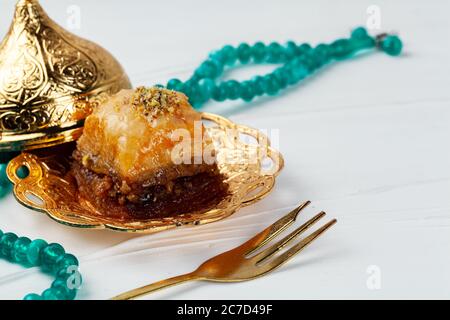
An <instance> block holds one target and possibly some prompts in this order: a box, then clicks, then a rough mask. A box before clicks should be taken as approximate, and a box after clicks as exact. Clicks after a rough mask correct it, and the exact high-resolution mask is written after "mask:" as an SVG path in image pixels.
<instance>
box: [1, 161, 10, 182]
mask: <svg viewBox="0 0 450 320" xmlns="http://www.w3.org/2000/svg"><path fill="white" fill-rule="evenodd" d="M7 166H8V165H7V164H5V163H0V187H2V186H7V185H9V184H10V182H9V179H8V176H7V175H6V167H7Z"/></svg>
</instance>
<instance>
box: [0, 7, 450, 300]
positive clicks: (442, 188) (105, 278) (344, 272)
mask: <svg viewBox="0 0 450 320" xmlns="http://www.w3.org/2000/svg"><path fill="white" fill-rule="evenodd" d="M41 4H42V5H43V6H44V8H46V10H47V11H48V13H49V14H50V16H51V17H53V18H54V19H55V20H56V21H57V22H59V23H60V24H62V25H63V26H64V27H73V21H74V20H73V19H70V17H71V15H70V14H71V13H70V12H74V11H73V8H71V7H70V6H71V5H76V6H78V8H79V9H80V10H81V15H80V19H81V20H80V22H81V24H80V28H79V29H77V28H75V29H73V28H72V31H73V32H75V33H77V34H79V35H81V36H84V37H86V38H89V39H91V40H94V41H96V42H98V43H100V44H101V45H103V46H104V47H105V48H107V49H108V50H110V51H111V52H112V53H113V54H114V55H115V56H116V57H117V58H118V59H119V60H120V61H121V62H122V64H123V66H124V67H125V69H126V70H127V72H128V74H129V76H130V78H131V79H132V82H133V84H134V85H151V84H155V83H158V82H163V83H164V82H165V81H167V80H168V79H169V78H171V77H179V78H181V79H186V78H187V77H188V76H189V75H190V74H191V73H192V71H193V70H194V68H195V67H196V66H197V65H198V64H199V63H200V62H201V61H202V60H203V59H204V58H205V57H206V55H207V53H208V52H209V51H210V50H212V49H217V48H220V47H221V46H223V45H224V44H227V43H229V44H234V45H235V44H239V43H240V42H241V41H245V42H249V43H253V42H255V41H257V40H263V41H265V42H270V41H279V42H284V41H286V40H290V39H292V40H295V41H297V42H303V41H308V42H310V43H311V44H317V43H319V42H324V41H332V40H334V39H337V38H339V37H342V36H348V34H349V31H350V29H351V28H353V27H355V26H359V25H365V24H366V21H367V19H368V15H367V8H368V7H369V6H370V5H373V4H375V5H378V6H379V8H380V9H381V29H382V30H383V31H385V30H387V31H397V32H398V33H399V34H400V36H401V38H402V39H403V40H404V45H405V53H404V55H403V56H402V57H399V58H392V57H389V56H387V55H385V54H383V53H374V54H371V55H364V56H362V57H359V58H356V59H351V60H348V61H345V62H341V63H336V64H334V65H332V66H330V67H327V68H326V69H324V70H322V72H320V73H318V74H317V75H315V76H314V77H313V78H311V79H310V80H308V81H305V82H304V83H303V84H300V85H298V86H296V87H293V88H292V89H290V90H288V91H287V92H285V93H283V94H282V95H281V96H279V97H276V98H271V99H263V100H259V101H257V102H254V103H251V104H244V103H241V102H233V103H220V104H218V103H211V104H209V105H208V106H207V107H206V108H205V110H207V111H211V112H216V113H219V114H222V115H225V116H227V117H230V118H231V119H233V120H234V121H236V122H239V123H243V124H246V125H250V126H254V127H258V128H261V129H279V130H280V139H279V141H280V145H279V148H280V149H281V151H282V153H283V154H284V157H285V159H286V168H285V170H284V171H283V173H282V174H281V176H280V177H279V179H278V181H277V186H276V189H275V190H274V192H273V193H272V194H271V195H270V196H269V197H268V198H266V199H265V200H263V201H261V202H260V203H258V204H256V205H254V206H252V207H248V208H245V209H243V210H241V211H239V212H238V213H236V214H235V215H234V216H232V217H231V218H229V219H227V220H225V221H221V222H218V223H214V224H211V225H206V226H200V227H196V228H193V229H182V230H181V229H180V230H175V231H171V232H165V233H160V234H156V235H148V236H133V235H126V234H118V233H113V232H110V231H88V230H78V229H72V228H69V227H65V226H62V225H58V224H57V223H55V222H53V221H51V220H50V219H48V218H47V217H46V216H44V215H42V214H40V213H35V212H32V211H30V210H28V209H25V208H23V207H21V206H20V205H19V204H17V203H16V202H15V200H14V199H13V196H9V197H8V198H6V199H2V200H0V228H1V229H2V230H5V231H12V232H16V233H17V234H19V235H26V236H28V237H30V238H38V237H39V238H44V239H46V240H48V241H55V242H59V243H61V244H63V245H64V247H65V248H66V249H67V250H68V251H69V252H72V253H74V254H76V255H77V256H78V257H79V258H80V260H81V266H82V273H83V275H84V280H85V282H84V285H83V288H82V290H81V291H80V294H79V298H81V299H97V298H100V299H103V298H109V297H111V296H113V295H115V294H118V293H120V292H122V291H124V290H128V289H132V288H134V287H136V286H139V285H143V284H147V283H149V282H153V281H156V280H159V279H162V278H167V277H171V276H174V275H178V274H180V273H184V272H188V271H191V270H192V269H194V268H195V267H196V266H197V265H198V264H199V263H200V262H202V261H203V260H205V259H207V258H209V257H211V256H214V255H215V254H217V253H220V252H222V251H224V250H227V249H230V248H232V247H234V246H236V245H238V244H240V243H241V242H243V241H244V240H245V239H247V238H249V237H250V236H251V235H253V234H255V233H256V232H257V231H259V230H261V229H262V228H263V227H265V226H266V225H268V224H270V223H272V222H273V221H275V220H276V219H277V218H279V217H280V216H282V215H283V214H284V213H285V212H287V211H288V209H290V208H292V207H293V206H294V205H296V204H298V203H299V202H302V201H304V200H307V199H310V200H312V201H313V206H312V207H310V208H309V209H308V210H307V211H305V213H303V215H302V216H301V219H300V222H301V221H304V220H305V219H306V218H308V217H310V216H311V215H312V214H314V213H315V212H316V211H320V210H325V211H327V213H328V216H329V217H336V218H337V219H338V220H339V222H338V224H337V225H336V226H335V227H334V228H333V229H332V230H330V231H329V232H328V233H327V234H325V235H324V236H323V237H322V238H321V239H319V240H317V242H315V243H314V244H313V245H312V246H311V247H309V248H308V249H306V250H305V251H304V252H303V253H302V254H300V255H299V256H298V257H296V258H295V259H294V260H293V261H291V262H290V263H289V264H287V265H286V266H285V267H283V268H281V269H279V271H277V272H275V273H273V274H271V275H268V276H266V277H264V278H261V279H258V280H254V281H251V282H246V283H239V284H209V283H197V284H194V283H193V284H185V285H182V286H180V287H177V288H173V289H169V290H166V291H162V292H161V293H158V294H154V295H153V296H150V297H149V298H173V299H184V298H188V299H207V298H208V299H222V298H223V299H236V298H239V299H240V298H242V299H260V298H267V299H276V298H283V299H311V298H312V299H316V298H326V299H328V298H333V299H334V298H337V299H341V298H344V299H346V298H364V299H365V298H368V299H380V298H387V299H391V298H449V297H450V256H449V252H450V166H449V164H450V149H449V137H450V93H449V81H450V63H449V59H450V50H449V49H450V43H449V31H450V19H449V18H448V16H449V14H450V5H449V4H450V2H448V1H445V0H442V1H356V0H355V1H331V0H330V1H325V0H321V1H293V0H292V1H234V0H227V1H207V0H203V1H194V0H192V1H181V0H180V1H175V0H172V1H144V0H141V1H139V0H128V1H118V0H114V1H106V0H98V1H87V0H71V1H69V0H58V1H56V0H42V1H41ZM13 6H14V1H12V0H2V1H1V4H0V34H2V35H3V34H5V33H6V30H7V28H8V26H9V23H10V21H11V17H12V14H13ZM68 9H71V10H72V11H71V10H69V13H68ZM77 10H78V9H76V10H75V11H77ZM374 32H378V31H374ZM268 70H270V67H268V68H261V67H260V68H248V69H245V70H239V71H238V72H234V73H232V74H230V75H229V76H231V77H233V78H238V79H244V78H246V77H248V76H249V75H252V74H255V73H258V72H259V73H261V72H266V71H268ZM370 266H375V270H378V271H379V275H380V285H381V286H380V288H379V289H376V288H375V290H374V288H373V287H370V286H369V287H368V286H367V281H368V279H369V277H370V274H369V273H368V270H370ZM50 281H51V279H50V278H49V277H47V276H45V275H42V274H41V273H40V272H39V270H38V269H29V270H24V269H22V268H21V267H20V266H16V265H12V264H9V263H7V262H5V261H0V298H5V299H17V298H21V297H23V295H25V294H26V293H28V292H38V293H39V292H41V291H42V290H43V289H44V288H46V287H48V286H49V285H50Z"/></svg>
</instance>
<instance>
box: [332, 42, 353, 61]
mask: <svg viewBox="0 0 450 320" xmlns="http://www.w3.org/2000/svg"><path fill="white" fill-rule="evenodd" d="M331 50H332V54H333V57H334V58H336V59H344V58H347V57H348V56H349V55H350V54H351V53H352V46H351V43H350V41H349V40H348V39H339V40H336V41H334V42H333V43H332V44H331Z"/></svg>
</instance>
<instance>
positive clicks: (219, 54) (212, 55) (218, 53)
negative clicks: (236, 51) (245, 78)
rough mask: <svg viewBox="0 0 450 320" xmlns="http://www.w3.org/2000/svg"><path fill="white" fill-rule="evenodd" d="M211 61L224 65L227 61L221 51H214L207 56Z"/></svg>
mask: <svg viewBox="0 0 450 320" xmlns="http://www.w3.org/2000/svg"><path fill="white" fill-rule="evenodd" d="M208 57H209V58H210V59H211V60H215V61H216V62H218V63H220V64H222V65H224V64H225V62H226V61H227V57H226V55H225V54H224V52H223V51H222V50H216V51H213V52H211V53H210V54H209V56H208Z"/></svg>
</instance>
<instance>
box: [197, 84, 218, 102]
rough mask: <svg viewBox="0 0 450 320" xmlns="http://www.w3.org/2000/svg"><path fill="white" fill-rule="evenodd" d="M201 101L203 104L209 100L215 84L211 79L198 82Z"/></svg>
mask: <svg viewBox="0 0 450 320" xmlns="http://www.w3.org/2000/svg"><path fill="white" fill-rule="evenodd" d="M199 86H200V96H201V101H202V102H203V103H204V102H206V101H208V100H209V99H211V97H212V95H213V92H214V89H215V87H216V83H215V82H214V80H211V79H202V80H201V81H200V82H199Z"/></svg>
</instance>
